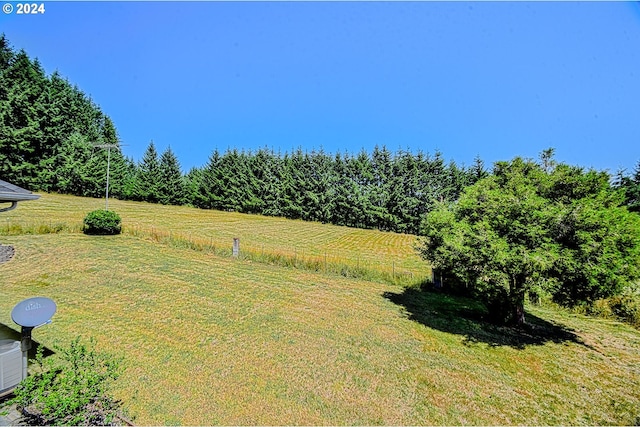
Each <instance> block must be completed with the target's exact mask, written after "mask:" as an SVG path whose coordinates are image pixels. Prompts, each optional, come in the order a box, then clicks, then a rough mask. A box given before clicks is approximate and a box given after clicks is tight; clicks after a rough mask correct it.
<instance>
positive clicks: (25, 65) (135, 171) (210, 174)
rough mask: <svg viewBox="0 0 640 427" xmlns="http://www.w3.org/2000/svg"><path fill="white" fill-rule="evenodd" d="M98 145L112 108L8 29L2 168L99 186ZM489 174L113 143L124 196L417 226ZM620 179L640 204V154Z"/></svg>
mask: <svg viewBox="0 0 640 427" xmlns="http://www.w3.org/2000/svg"><path fill="white" fill-rule="evenodd" d="M99 144H116V145H117V144H118V137H117V132H116V128H115V125H114V124H113V122H112V120H111V119H110V118H109V116H107V115H106V114H104V113H103V112H102V111H101V110H100V108H99V107H98V105H96V104H95V103H94V102H93V100H91V98H90V97H88V96H86V95H85V94H84V93H83V92H82V91H81V90H80V89H79V88H78V87H77V86H74V85H72V84H71V83H70V82H69V81H68V80H67V79H65V78H63V77H62V76H61V75H60V74H59V73H58V72H57V71H55V72H53V73H52V74H51V75H50V76H47V75H46V74H45V72H44V70H43V69H42V66H41V65H40V63H39V62H38V60H37V59H35V60H32V59H30V58H29V56H28V55H27V53H26V52H25V51H24V50H20V51H18V52H16V51H14V50H13V49H12V48H11V46H10V45H9V43H8V41H7V39H6V37H5V36H4V35H2V36H0V176H2V178H3V179H5V180H7V181H10V182H13V183H15V184H17V185H20V186H23V187H26V188H29V189H31V190H35V191H51V192H59V193H64V194H73V195H78V196H90V197H101V196H103V195H104V190H105V186H106V174H105V170H106V162H107V152H106V150H104V149H101V148H97V147H96V145H99ZM487 175H489V171H487V170H486V169H485V167H484V164H483V162H482V160H481V159H480V158H476V159H475V160H474V162H473V164H472V165H471V166H470V167H463V166H459V165H457V164H456V163H455V162H453V161H451V162H448V163H447V162H446V161H445V160H444V158H443V156H442V153H440V152H436V153H435V154H433V155H431V154H425V153H421V152H418V153H410V152H406V151H398V152H395V153H391V152H390V151H389V150H388V149H387V148H386V147H376V148H375V149H374V150H373V152H372V153H367V152H365V151H361V152H359V153H357V154H352V153H336V154H329V153H325V152H324V151H322V150H319V151H315V150H313V151H311V152H306V151H302V149H298V150H295V151H293V152H291V153H285V154H284V155H283V154H281V153H274V152H273V151H272V150H268V149H266V148H264V149H260V150H257V151H256V152H245V151H238V150H237V149H228V150H227V151H226V152H224V153H220V152H219V151H218V150H215V151H214V152H213V153H212V154H211V156H210V157H209V159H208V162H207V163H206V164H205V165H204V166H202V167H197V168H193V169H192V170H190V171H189V172H188V173H187V174H183V173H182V171H181V167H180V163H179V161H178V159H177V157H176V156H175V154H174V153H173V151H172V150H171V148H167V149H166V150H165V151H164V152H163V153H162V154H160V153H158V152H157V150H156V148H155V145H154V144H153V142H151V143H150V144H149V145H148V147H147V149H146V151H145V153H144V156H143V158H142V159H141V161H140V162H135V161H134V160H133V159H132V158H128V157H125V156H123V155H122V153H121V152H120V151H119V150H112V151H111V157H110V183H109V186H110V195H111V196H113V197H116V198H119V199H123V200H138V201H146V202H152V203H163V204H174V205H183V204H187V205H192V206H196V207H199V208H204V209H220V210H232V211H238V212H246V213H256V214H263V215H271V216H281V217H286V218H294V219H303V220H308V221H321V222H326V223H331V224H337V225H346V226H351V227H361V228H377V229H381V230H389V231H397V232H406V233H414V234H418V233H419V231H420V222H421V220H422V218H423V216H424V215H425V214H426V213H428V212H430V211H431V210H432V209H433V207H434V206H435V203H436V202H444V201H453V200H456V199H457V198H458V197H459V195H460V194H461V192H462V190H463V189H464V188H465V187H467V186H470V185H472V184H474V183H475V182H476V181H478V180H480V179H482V178H484V177H486V176H487ZM613 187H614V188H618V189H622V190H623V192H624V193H623V194H624V197H625V198H624V203H625V204H626V205H627V206H628V207H629V209H630V210H632V211H640V162H639V163H638V167H637V168H636V170H635V171H634V173H632V174H631V175H628V174H626V173H625V172H624V171H619V172H618V173H617V174H616V175H615V177H614V179H613Z"/></svg>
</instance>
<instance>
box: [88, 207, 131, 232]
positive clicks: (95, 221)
mask: <svg viewBox="0 0 640 427" xmlns="http://www.w3.org/2000/svg"><path fill="white" fill-rule="evenodd" d="M82 231H83V232H84V234H98V235H111V234H120V231H122V224H121V219H120V216H119V215H118V214H117V213H115V212H113V211H105V210H102V209H100V210H97V211H93V212H89V213H88V214H87V216H86V217H85V218H84V226H83V228H82Z"/></svg>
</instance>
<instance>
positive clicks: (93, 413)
mask: <svg viewBox="0 0 640 427" xmlns="http://www.w3.org/2000/svg"><path fill="white" fill-rule="evenodd" d="M55 350H56V352H57V354H56V355H55V356H50V357H47V358H46V359H44V358H43V355H42V347H40V348H39V349H38V353H37V355H36V359H35V361H34V365H35V366H33V367H32V371H35V373H32V374H31V375H29V376H28V377H27V378H25V379H24V380H23V381H22V382H21V383H20V384H19V385H18V387H17V388H16V390H15V392H14V393H15V395H14V397H13V398H12V399H10V400H9V401H5V402H3V406H7V405H13V404H15V405H16V407H17V409H18V410H19V411H21V412H22V415H23V417H24V422H25V423H27V424H28V425H118V424H121V423H122V418H121V417H122V416H121V408H120V406H121V404H120V402H119V401H116V400H114V399H113V398H112V397H110V396H109V389H110V386H111V384H112V382H113V381H115V380H116V379H117V378H118V376H119V375H120V372H121V368H120V360H119V359H115V358H113V357H112V356H110V355H108V354H104V353H99V352H96V351H95V342H94V340H93V339H92V340H91V341H90V345H89V346H86V345H84V344H82V343H81V342H80V337H78V338H76V339H75V340H74V341H72V342H71V345H70V346H69V347H68V348H62V347H58V346H56V347H55Z"/></svg>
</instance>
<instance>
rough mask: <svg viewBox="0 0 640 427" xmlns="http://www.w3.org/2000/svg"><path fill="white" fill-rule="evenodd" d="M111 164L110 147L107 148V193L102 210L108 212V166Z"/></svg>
mask: <svg viewBox="0 0 640 427" xmlns="http://www.w3.org/2000/svg"><path fill="white" fill-rule="evenodd" d="M110 163H111V147H108V148H107V191H106V194H105V197H104V199H105V207H104V210H105V211H108V210H109V164H110Z"/></svg>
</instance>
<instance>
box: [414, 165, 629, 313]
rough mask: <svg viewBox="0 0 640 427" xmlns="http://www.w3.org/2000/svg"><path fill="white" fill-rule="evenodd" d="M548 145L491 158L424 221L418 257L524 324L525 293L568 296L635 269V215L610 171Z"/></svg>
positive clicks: (613, 286)
mask: <svg viewBox="0 0 640 427" xmlns="http://www.w3.org/2000/svg"><path fill="white" fill-rule="evenodd" d="M546 154H547V155H546V156H544V155H543V158H542V160H543V161H542V162H540V163H537V162H534V161H532V160H524V159H521V158H515V159H514V160H512V161H510V162H497V163H496V164H495V166H494V169H493V174H492V175H490V176H488V177H486V178H483V179H481V180H479V181H478V182H476V183H475V184H474V185H471V186H469V187H467V188H465V189H464V190H463V192H462V194H461V195H460V198H459V199H458V200H457V201H455V202H440V203H438V205H437V207H436V208H435V209H434V210H433V211H432V212H431V213H429V214H428V215H427V216H426V217H425V220H424V221H423V224H422V229H421V231H422V234H423V236H424V237H423V238H422V239H421V241H420V244H419V246H418V250H419V252H420V254H421V256H422V257H423V258H424V259H426V260H428V261H429V262H430V263H431V264H432V266H433V268H435V269H437V270H438V271H440V272H442V273H443V275H444V276H445V277H447V278H448V279H449V280H450V281H452V282H453V283H456V284H457V285H458V286H462V287H466V289H468V290H469V291H470V292H472V293H474V294H475V295H476V296H478V297H479V298H480V299H481V300H482V301H483V302H484V303H485V305H486V306H487V308H488V309H489V312H490V315H491V316H492V317H493V318H494V320H498V321H503V322H509V323H514V324H522V323H524V322H525V318H524V300H525V295H526V294H527V292H534V291H536V290H538V291H544V292H547V293H549V294H550V295H551V296H552V297H553V298H554V300H556V301H557V302H559V303H561V304H565V305H574V304H577V303H580V302H583V301H587V302H588V301H592V300H594V299H596V298H602V297H606V296H610V295H612V294H615V293H618V292H619V291H620V290H621V289H622V288H623V287H624V286H626V284H628V283H629V281H630V280H634V279H637V278H638V277H640V270H639V265H640V218H639V217H638V216H637V215H635V214H632V213H629V212H628V210H627V208H626V207H624V206H622V204H623V201H624V199H623V194H622V193H621V192H620V191H616V190H615V189H613V188H612V187H611V185H610V184H609V181H610V177H609V175H608V174H607V173H605V172H597V171H593V170H588V171H585V170H584V169H582V168H580V167H576V166H569V165H566V164H556V163H555V162H553V161H550V160H551V158H550V156H549V154H552V152H551V153H548V152H547V153H546Z"/></svg>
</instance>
